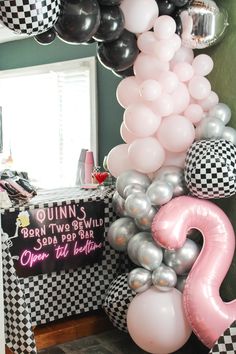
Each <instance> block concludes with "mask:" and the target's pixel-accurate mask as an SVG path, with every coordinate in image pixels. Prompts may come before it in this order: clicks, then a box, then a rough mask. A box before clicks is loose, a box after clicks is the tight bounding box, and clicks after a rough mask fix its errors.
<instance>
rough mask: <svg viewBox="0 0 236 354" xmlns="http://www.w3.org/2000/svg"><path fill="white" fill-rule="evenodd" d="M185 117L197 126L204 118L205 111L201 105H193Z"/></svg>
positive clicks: (187, 109)
mask: <svg viewBox="0 0 236 354" xmlns="http://www.w3.org/2000/svg"><path fill="white" fill-rule="evenodd" d="M184 116H185V117H186V118H188V119H189V120H190V122H192V123H193V124H196V123H198V122H200V120H201V119H202V118H203V109H202V107H201V106H200V105H199V104H195V103H192V104H190V105H189V106H188V107H187V108H186V110H185V111H184Z"/></svg>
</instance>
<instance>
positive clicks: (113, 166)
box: [107, 144, 132, 177]
mask: <svg viewBox="0 0 236 354" xmlns="http://www.w3.org/2000/svg"><path fill="white" fill-rule="evenodd" d="M128 147H129V145H128V144H120V145H117V146H115V147H114V148H113V149H111V151H110V152H109V154H108V155H107V167H108V170H109V171H110V173H111V174H112V176H114V177H118V176H119V175H120V174H121V173H122V172H124V171H127V170H130V169H132V166H131V163H130V161H129V157H128Z"/></svg>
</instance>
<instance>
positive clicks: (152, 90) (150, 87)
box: [139, 79, 162, 101]
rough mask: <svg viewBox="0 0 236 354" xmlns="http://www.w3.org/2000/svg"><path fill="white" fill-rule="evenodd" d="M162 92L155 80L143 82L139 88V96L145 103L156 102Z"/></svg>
mask: <svg viewBox="0 0 236 354" xmlns="http://www.w3.org/2000/svg"><path fill="white" fill-rule="evenodd" d="M161 91H162V87H161V85H160V84H159V82H158V81H156V80H151V79H149V80H145V81H143V82H142V84H141V85H140V86H139V92H140V96H141V97H142V98H143V99H144V100H146V101H154V100H156V99H157V98H158V97H159V96H160V94H161Z"/></svg>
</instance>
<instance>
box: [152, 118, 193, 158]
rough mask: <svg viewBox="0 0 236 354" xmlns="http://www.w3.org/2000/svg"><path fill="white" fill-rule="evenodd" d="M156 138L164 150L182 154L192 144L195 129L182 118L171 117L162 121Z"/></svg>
mask: <svg viewBox="0 0 236 354" xmlns="http://www.w3.org/2000/svg"><path fill="white" fill-rule="evenodd" d="M157 138H158V140H159V141H160V143H161V144H162V146H163V147H164V148H165V149H166V150H168V151H172V152H183V151H186V150H187V149H188V148H189V147H190V145H191V144H192V143H193V141H194V138H195V129H194V126H193V124H192V123H191V122H190V121H189V120H188V119H187V118H185V117H184V116H180V115H172V116H169V117H166V118H165V119H163V120H162V122H161V125H160V127H159V129H158V131H157Z"/></svg>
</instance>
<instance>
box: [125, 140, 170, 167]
mask: <svg viewBox="0 0 236 354" xmlns="http://www.w3.org/2000/svg"><path fill="white" fill-rule="evenodd" d="M128 155H129V159H130V162H131V164H132V168H133V169H135V170H137V171H139V172H143V173H151V172H154V171H156V170H158V168H160V167H161V165H162V164H163V162H164V160H165V151H164V149H163V147H162V146H161V144H160V143H159V141H158V140H157V139H156V138H153V137H148V138H140V139H137V140H135V141H133V142H132V143H131V144H130V146H129V150H128Z"/></svg>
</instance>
